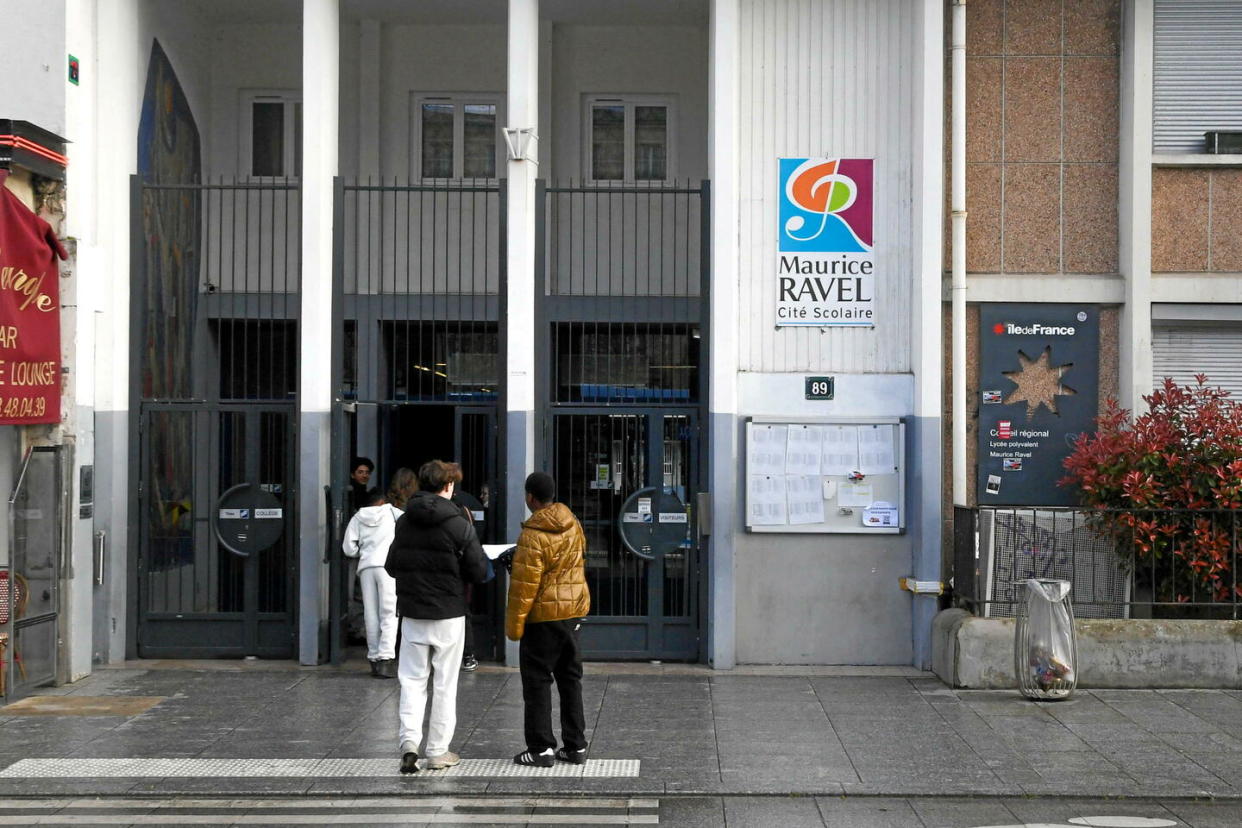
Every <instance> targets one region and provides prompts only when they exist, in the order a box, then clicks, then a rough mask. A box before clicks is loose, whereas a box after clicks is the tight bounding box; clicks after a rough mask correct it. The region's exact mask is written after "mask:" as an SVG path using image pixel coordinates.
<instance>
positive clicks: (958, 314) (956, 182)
mask: <svg viewBox="0 0 1242 828" xmlns="http://www.w3.org/2000/svg"><path fill="white" fill-rule="evenodd" d="M952 83H953V112H952V134H951V139H950V140H951V142H952V166H951V184H952V203H951V204H950V208H951V209H952V217H953V284H952V287H953V289H952V293H951V295H952V302H953V503H954V505H955V506H965V505H967V492H966V0H953V65H952Z"/></svg>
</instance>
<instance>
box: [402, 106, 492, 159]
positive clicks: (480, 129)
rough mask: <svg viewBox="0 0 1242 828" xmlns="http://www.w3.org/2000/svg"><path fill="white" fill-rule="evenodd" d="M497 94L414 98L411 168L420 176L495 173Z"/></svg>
mask: <svg viewBox="0 0 1242 828" xmlns="http://www.w3.org/2000/svg"><path fill="white" fill-rule="evenodd" d="M499 100H500V96H499V95H471V96H459V95H419V96H416V97H415V98H414V113H413V120H414V123H413V124H412V128H411V130H410V132H411V134H412V135H413V136H414V141H413V144H414V146H413V158H412V160H411V165H410V168H411V169H412V170H416V171H417V174H418V175H419V176H420V177H422V178H496V170H497V167H498V161H499V148H500V142H499V140H498V136H499V131H498V130H499V123H500V122H499V115H500V104H499Z"/></svg>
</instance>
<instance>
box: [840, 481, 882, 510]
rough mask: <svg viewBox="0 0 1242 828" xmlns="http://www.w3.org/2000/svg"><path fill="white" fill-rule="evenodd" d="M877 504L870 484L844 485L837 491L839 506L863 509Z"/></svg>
mask: <svg viewBox="0 0 1242 828" xmlns="http://www.w3.org/2000/svg"><path fill="white" fill-rule="evenodd" d="M874 502H875V494H874V493H873V492H872V486H871V484H870V483H842V484H841V486H840V487H838V489H837V505H838V506H845V507H847V508H850V509H862V508H865V507H867V506H870V505H871V504H872V503H874Z"/></svg>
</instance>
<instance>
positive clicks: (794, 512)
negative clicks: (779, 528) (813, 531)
mask: <svg viewBox="0 0 1242 828" xmlns="http://www.w3.org/2000/svg"><path fill="white" fill-rule="evenodd" d="M785 489H786V492H787V493H788V496H789V522H790V523H791V524H793V525H795V526H797V525H800V524H807V523H823V522H824V498H823V493H824V491H823V487H822V486H821V485H820V481H819V475H817V474H815V475H812V474H791V475H789V476H788V477H787V478H785Z"/></svg>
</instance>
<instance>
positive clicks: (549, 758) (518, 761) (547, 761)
mask: <svg viewBox="0 0 1242 828" xmlns="http://www.w3.org/2000/svg"><path fill="white" fill-rule="evenodd" d="M555 763H556V756H555V755H554V754H553V753H552V748H548V749H547V750H545V751H543V752H542V753H535V752H534V751H531V750H524V751H522V752H521V753H519V754H518V755H517V756H514V757H513V764H515V765H529V766H531V767H536V768H550V767H552V765H554V764H555Z"/></svg>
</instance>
